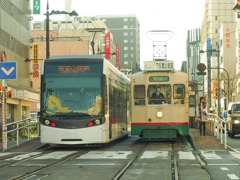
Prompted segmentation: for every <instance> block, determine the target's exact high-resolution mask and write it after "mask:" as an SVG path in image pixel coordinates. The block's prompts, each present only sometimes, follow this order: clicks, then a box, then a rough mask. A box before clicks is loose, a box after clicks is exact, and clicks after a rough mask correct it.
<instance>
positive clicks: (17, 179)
mask: <svg viewBox="0 0 240 180" xmlns="http://www.w3.org/2000/svg"><path fill="white" fill-rule="evenodd" d="M87 152H88V151H86V150H80V151H77V152H75V153H73V154H70V155H69V156H66V157H64V158H61V159H60V160H58V161H56V162H54V163H52V164H49V165H46V166H44V167H40V168H38V169H36V170H34V171H32V172H29V173H27V174H24V175H21V176H18V177H16V178H12V179H11V180H21V179H26V178H30V177H31V176H34V175H36V174H37V173H39V172H41V171H43V170H45V169H48V168H52V167H54V166H57V165H59V164H61V163H63V162H65V161H67V160H69V159H71V158H75V157H77V156H81V155H83V154H85V153H87ZM27 160H29V159H27ZM27 160H24V161H27ZM22 162H23V161H20V162H18V163H16V164H15V165H17V164H19V163H22Z"/></svg>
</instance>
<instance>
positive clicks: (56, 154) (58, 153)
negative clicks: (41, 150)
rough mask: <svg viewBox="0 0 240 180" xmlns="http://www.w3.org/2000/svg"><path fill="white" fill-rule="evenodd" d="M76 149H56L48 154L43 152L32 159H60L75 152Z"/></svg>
mask: <svg viewBox="0 0 240 180" xmlns="http://www.w3.org/2000/svg"><path fill="white" fill-rule="evenodd" d="M75 152H76V151H56V152H52V153H49V154H45V155H42V156H39V157H36V158H34V159H61V158H64V157H66V156H68V155H70V154H73V153H75Z"/></svg>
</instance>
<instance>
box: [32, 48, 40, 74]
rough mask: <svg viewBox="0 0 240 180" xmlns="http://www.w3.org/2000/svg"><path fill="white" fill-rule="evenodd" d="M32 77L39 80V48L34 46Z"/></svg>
mask: <svg viewBox="0 0 240 180" xmlns="http://www.w3.org/2000/svg"><path fill="white" fill-rule="evenodd" d="M32 68H33V69H32V77H33V78H39V46H38V45H33V66H32Z"/></svg>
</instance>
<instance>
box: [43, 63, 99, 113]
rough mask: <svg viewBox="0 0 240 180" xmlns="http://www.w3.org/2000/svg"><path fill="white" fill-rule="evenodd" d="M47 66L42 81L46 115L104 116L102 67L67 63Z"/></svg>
mask: <svg viewBox="0 0 240 180" xmlns="http://www.w3.org/2000/svg"><path fill="white" fill-rule="evenodd" d="M47 63H48V64H47ZM47 63H45V69H44V71H45V73H44V77H43V80H42V102H43V103H42V112H43V114H44V115H46V116H59V117H61V116H100V115H101V114H102V88H101V79H102V75H101V74H102V72H101V71H102V68H101V65H99V64H93V63H92V64H86V63H85V64H84V63H81V62H76V63H74V62H67V61H66V62H60V63H55V62H52V61H51V62H47ZM78 63H79V64H78Z"/></svg>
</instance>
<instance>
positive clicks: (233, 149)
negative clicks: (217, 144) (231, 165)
mask: <svg viewBox="0 0 240 180" xmlns="http://www.w3.org/2000/svg"><path fill="white" fill-rule="evenodd" d="M228 148H230V149H232V150H233V151H235V152H236V153H240V151H238V150H237V149H235V148H233V147H231V146H229V145H228Z"/></svg>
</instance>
